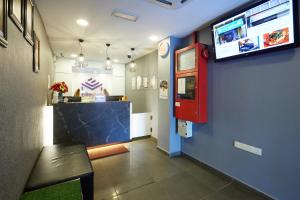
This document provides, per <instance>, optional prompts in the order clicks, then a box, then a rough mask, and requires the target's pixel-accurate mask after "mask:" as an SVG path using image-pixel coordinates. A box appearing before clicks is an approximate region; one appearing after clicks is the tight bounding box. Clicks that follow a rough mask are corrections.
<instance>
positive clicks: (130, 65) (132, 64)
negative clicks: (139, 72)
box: [128, 48, 136, 72]
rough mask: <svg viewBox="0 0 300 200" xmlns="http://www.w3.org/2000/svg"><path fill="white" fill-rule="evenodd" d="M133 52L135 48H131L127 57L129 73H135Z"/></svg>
mask: <svg viewBox="0 0 300 200" xmlns="http://www.w3.org/2000/svg"><path fill="white" fill-rule="evenodd" d="M134 51H135V48H131V55H128V59H129V60H130V64H129V67H130V72H135V71H136V64H135V62H134V60H133V58H134Z"/></svg>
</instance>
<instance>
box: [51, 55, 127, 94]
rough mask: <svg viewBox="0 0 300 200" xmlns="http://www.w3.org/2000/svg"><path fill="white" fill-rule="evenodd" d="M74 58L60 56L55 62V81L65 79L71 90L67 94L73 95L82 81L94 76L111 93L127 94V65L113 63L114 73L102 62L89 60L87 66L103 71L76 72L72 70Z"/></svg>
mask: <svg viewBox="0 0 300 200" xmlns="http://www.w3.org/2000/svg"><path fill="white" fill-rule="evenodd" d="M72 66H74V60H72V59H65V58H60V59H58V60H57V61H56V63H55V74H54V81H55V82H60V81H65V82H66V84H67V85H68V87H69V92H68V93H66V94H65V95H66V96H68V95H71V96H72V95H73V94H74V93H75V91H76V89H78V88H81V83H82V82H84V81H86V80H87V79H89V78H94V79H96V80H97V81H99V82H100V83H102V84H103V87H104V88H106V89H107V90H108V92H109V94H110V95H125V65H124V64H113V71H112V73H107V72H106V71H105V70H104V69H105V65H104V64H103V63H101V62H92V61H91V62H88V67H87V68H92V69H100V70H101V73H98V74H95V73H75V72H72Z"/></svg>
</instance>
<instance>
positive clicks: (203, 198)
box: [92, 139, 265, 200]
mask: <svg viewBox="0 0 300 200" xmlns="http://www.w3.org/2000/svg"><path fill="white" fill-rule="evenodd" d="M127 146H128V148H129V149H130V152H129V153H126V154H121V155H117V156H112V157H108V158H103V159H99V160H95V161H93V162H92V164H93V167H94V171H95V177H94V184H95V186H94V191H95V200H112V199H115V200H198V199H199V200H263V199H265V198H264V197H262V196H260V195H259V194H256V193H254V192H252V191H250V190H248V189H246V188H244V187H243V186H241V185H238V184H237V183H234V182H232V181H231V180H230V179H228V178H227V177H223V176H221V175H219V174H216V173H214V172H212V171H211V170H208V169H206V168H204V167H201V166H199V165H197V164H195V163H193V162H191V161H189V160H188V159H186V158H183V157H177V158H172V159H171V158H169V157H168V156H167V155H165V154H163V153H162V152H160V151H159V150H157V148H156V144H155V142H153V141H152V140H151V139H147V140H140V141H135V142H131V143H129V144H127Z"/></svg>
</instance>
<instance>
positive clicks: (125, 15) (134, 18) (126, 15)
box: [112, 10, 138, 22]
mask: <svg viewBox="0 0 300 200" xmlns="http://www.w3.org/2000/svg"><path fill="white" fill-rule="evenodd" d="M112 15H113V16H115V17H119V18H122V19H125V20H128V21H132V22H136V21H137V19H138V17H137V16H136V15H134V14H131V13H128V12H125V11H120V10H114V11H113V12H112Z"/></svg>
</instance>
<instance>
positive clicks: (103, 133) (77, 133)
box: [53, 102, 130, 147]
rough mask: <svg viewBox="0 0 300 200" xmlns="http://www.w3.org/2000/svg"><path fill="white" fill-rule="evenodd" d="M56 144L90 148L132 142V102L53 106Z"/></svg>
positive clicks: (60, 104) (61, 104)
mask: <svg viewBox="0 0 300 200" xmlns="http://www.w3.org/2000/svg"><path fill="white" fill-rule="evenodd" d="M53 123H54V124H53V125H54V127H53V132H54V133H53V142H54V144H84V145H85V146H87V147H91V146H97V145H103V144H111V143H118V142H127V141H129V140H130V102H103V103H58V104H55V105H54V106H53Z"/></svg>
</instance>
